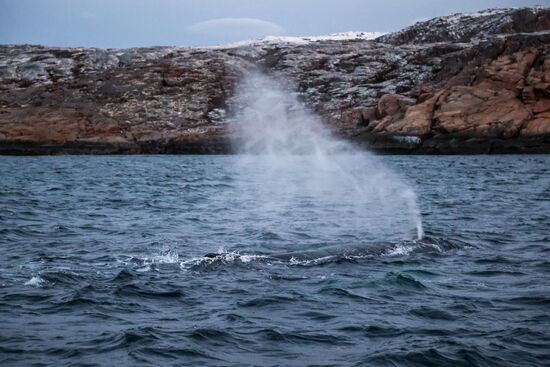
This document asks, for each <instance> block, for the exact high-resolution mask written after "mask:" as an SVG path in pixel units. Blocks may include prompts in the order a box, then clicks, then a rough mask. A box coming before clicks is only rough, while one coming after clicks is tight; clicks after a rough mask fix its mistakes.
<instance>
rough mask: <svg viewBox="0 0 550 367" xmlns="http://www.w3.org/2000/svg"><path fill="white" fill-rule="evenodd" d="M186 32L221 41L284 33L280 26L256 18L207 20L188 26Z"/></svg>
mask: <svg viewBox="0 0 550 367" xmlns="http://www.w3.org/2000/svg"><path fill="white" fill-rule="evenodd" d="M188 30H189V31H191V32H193V33H197V34H201V35H204V36H207V37H212V38H216V39H218V40H221V41H226V40H232V41H235V40H242V39H247V38H256V37H262V36H273V35H279V34H281V33H283V32H284V29H283V28H282V27H281V26H279V25H277V24H275V23H272V22H268V21H265V20H261V19H256V18H216V19H209V20H206V21H204V22H199V23H195V24H193V25H191V26H189V27H188Z"/></svg>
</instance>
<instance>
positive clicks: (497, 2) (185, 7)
mask: <svg viewBox="0 0 550 367" xmlns="http://www.w3.org/2000/svg"><path fill="white" fill-rule="evenodd" d="M536 4H539V5H546V6H550V0H536V1H530V0H459V1H456V0H0V44H13V43H30V44H43V45H48V46H94V47H134V46H152V45H177V46H208V45H216V44H223V43H228V42H233V41H238V40H243V39H249V38H256V37H261V36H265V35H291V36H311V35H323V34H328V33H335V32H345V31H381V32H389V31H395V30H398V29H401V28H403V27H406V26H408V25H411V24H413V23H415V22H416V21H418V20H423V19H428V18H432V17H435V16H439V15H447V14H450V13H456V12H471V11H476V10H481V9H486V8H491V7H521V6H530V5H536Z"/></svg>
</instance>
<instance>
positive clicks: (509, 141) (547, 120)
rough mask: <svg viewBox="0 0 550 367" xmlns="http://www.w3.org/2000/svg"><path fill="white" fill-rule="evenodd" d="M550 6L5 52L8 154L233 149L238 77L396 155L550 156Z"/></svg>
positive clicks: (1, 128)
mask: <svg viewBox="0 0 550 367" xmlns="http://www.w3.org/2000/svg"><path fill="white" fill-rule="evenodd" d="M549 48H550V9H548V8H527V9H499V10H490V11H486V12H481V13H476V14H470V15H452V16H449V17H443V18H436V19H433V20H430V21H427V22H423V23H418V24H416V25H414V26H412V27H410V28H407V29H405V30H403V31H401V32H397V33H394V34H389V35H385V36H382V37H380V38H378V39H376V40H374V41H372V40H362V39H357V38H354V39H349V40H330V39H329V40H322V39H320V40H315V41H310V42H299V43H292V42H279V43H277V42H257V43H255V42H251V43H249V44H245V43H240V44H239V45H238V46H236V47H229V46H228V47H223V46H220V47H216V48H208V49H206V48H205V49H188V48H174V47H154V48H139V49H108V50H100V49H89V48H88V49H84V48H79V49H76V48H47V47H41V46H27V45H21V46H17V45H16V46H0V154H2V153H3V154H56V153H85V154H90V153H97V154H104V153H225V152H230V151H231V144H230V139H229V134H230V131H231V129H230V126H231V116H232V115H233V114H234V113H235V112H237V111H238V110H239V109H240V108H242V106H240V105H239V103H238V101H236V100H235V99H234V98H233V96H234V91H235V88H236V87H237V85H238V82H239V79H240V78H241V76H243V75H244V74H246V73H248V72H251V71H253V70H256V69H260V70H262V71H263V72H265V73H267V74H269V75H271V76H273V77H274V78H277V79H279V80H280V81H281V83H282V84H284V85H286V86H287V87H288V88H289V90H290V91H292V92H293V93H295V94H296V95H297V97H298V99H299V100H300V101H301V102H303V104H304V105H305V106H307V107H308V108H309V109H311V110H312V111H314V112H315V113H317V114H318V115H319V116H320V117H321V118H322V120H323V121H324V122H325V123H326V124H327V126H328V127H329V128H330V129H331V130H332V131H333V133H334V134H335V135H337V136H340V137H342V138H346V139H349V140H352V141H353V142H355V143H356V144H358V145H361V146H366V147H369V148H370V149H374V150H378V151H381V152H390V153H392V152H395V153H403V152H410V153H442V154H452V153H508V152H534V153H538V152H545V153H547V152H550V56H549V54H548V50H549Z"/></svg>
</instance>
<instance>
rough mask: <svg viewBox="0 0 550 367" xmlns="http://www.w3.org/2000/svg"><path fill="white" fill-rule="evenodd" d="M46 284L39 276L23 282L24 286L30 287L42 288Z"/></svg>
mask: <svg viewBox="0 0 550 367" xmlns="http://www.w3.org/2000/svg"><path fill="white" fill-rule="evenodd" d="M45 284H46V281H45V280H44V279H42V278H41V277H40V276H39V275H35V276H33V277H32V278H31V279H29V280H28V281H26V282H25V285H28V286H31V287H42V286H44V285H45Z"/></svg>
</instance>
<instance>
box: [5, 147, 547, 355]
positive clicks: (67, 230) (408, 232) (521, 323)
mask: <svg viewBox="0 0 550 367" xmlns="http://www.w3.org/2000/svg"><path fill="white" fill-rule="evenodd" d="M379 159H380V160H381V161H382V162H383V164H384V165H385V166H386V167H388V168H389V169H390V170H391V171H393V172H394V173H395V175H396V176H398V177H401V179H402V180H403V182H404V183H406V185H408V187H410V188H411V190H412V191H414V192H415V193H416V202H417V206H418V210H419V211H420V215H421V218H422V223H423V229H424V232H425V234H424V237H423V238H422V239H418V238H417V231H416V230H415V227H414V220H412V219H411V220H409V219H410V218H409V216H408V215H404V212H403V211H402V210H400V209H399V206H396V205H391V203H388V205H385V200H381V201H380V202H379V203H378V204H379V205H377V206H376V205H375V206H372V207H370V206H368V205H367V206H366V207H364V208H362V206H361V205H352V203H354V202H355V203H362V202H363V201H361V200H359V201H357V200H356V195H357V192H363V191H362V190H363V189H364V190H365V191H364V193H365V195H375V194H376V192H375V191H376V190H374V191H372V192H371V191H369V190H370V189H372V188H361V187H360V188H359V189H358V190H359V191H353V190H352V191H349V187H348V186H346V185H340V184H337V185H336V187H341V189H338V190H335V189H334V187H335V185H330V186H327V187H328V188H331V190H332V192H324V191H323V190H324V189H326V188H327V187H324V188H321V189H320V190H317V191H314V192H315V193H316V194H315V195H313V196H311V195H309V194H308V193H309V192H313V191H310V189H311V186H308V185H303V186H302V185H301V182H302V180H305V179H304V177H307V175H309V174H314V172H308V167H301V168H300V167H294V168H293V169H294V170H296V175H294V174H292V175H291V176H292V177H284V178H283V179H282V180H281V177H274V176H271V177H270V176H269V175H268V176H266V175H262V174H261V170H258V166H254V165H253V164H252V166H251V165H250V162H251V161H249V162H248V163H246V162H245V164H243V162H242V161H241V158H240V157H238V156H70V157H69V156H67V157H0V365H1V366H138V365H139V366H189V365H197V366H544V365H546V366H548V365H550V172H549V171H550V156H525V155H522V156H387V157H380V158H379ZM252 161H253V158H252ZM246 167H248V168H246ZM250 167H252V168H250ZM297 168H298V169H297ZM247 169H248V170H249V171H247ZM247 172H248V173H249V174H248V173H247ZM253 172H255V173H256V175H255V174H252V173H253ZM258 172H260V174H258ZM298 172H301V174H302V175H305V176H303V177H302V176H300V175H299V174H298ZM304 172H305V173H304ZM374 173H375V172H373V174H374ZM266 177H267V179H266ZM293 180H294V181H293ZM343 180H344V181H345V178H343ZM285 182H289V183H291V182H293V184H289V186H288V188H287V187H286V185H285ZM373 183H374V184H373ZM373 183H371V184H373V185H375V183H376V181H373ZM359 186H361V185H359ZM384 186H385V185H384ZM290 189H292V190H290ZM290 191H291V192H290ZM320 193H322V196H321V194H320ZM281 195H282V196H281ZM285 195H286V196H285ZM282 197H287V198H288V197H291V198H292V200H282V199H281V198H282ZM325 199H326V200H325ZM368 202H374V201H373V200H370V201H368ZM382 208H390V209H391V210H390V209H388V210H383V209H382ZM205 255H206V256H205Z"/></svg>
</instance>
